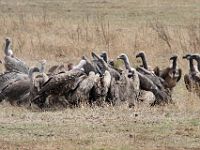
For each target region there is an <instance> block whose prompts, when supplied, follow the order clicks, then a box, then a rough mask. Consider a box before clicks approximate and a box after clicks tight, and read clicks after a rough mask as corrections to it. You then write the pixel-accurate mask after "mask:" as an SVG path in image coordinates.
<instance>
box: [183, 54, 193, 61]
mask: <svg viewBox="0 0 200 150" xmlns="http://www.w3.org/2000/svg"><path fill="white" fill-rule="evenodd" d="M191 56H192V55H191V54H186V55H184V56H183V57H182V58H183V59H187V60H189V58H190V57H191Z"/></svg>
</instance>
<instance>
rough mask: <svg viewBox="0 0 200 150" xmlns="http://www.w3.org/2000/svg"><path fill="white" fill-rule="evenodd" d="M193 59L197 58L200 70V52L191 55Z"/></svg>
mask: <svg viewBox="0 0 200 150" xmlns="http://www.w3.org/2000/svg"><path fill="white" fill-rule="evenodd" d="M191 56H192V58H193V59H195V60H196V61H197V67H198V70H199V71H200V55H199V54H192V55H191Z"/></svg>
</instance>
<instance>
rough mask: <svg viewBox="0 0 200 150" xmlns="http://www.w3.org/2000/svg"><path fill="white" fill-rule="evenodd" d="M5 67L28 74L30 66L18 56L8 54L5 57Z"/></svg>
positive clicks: (8, 69)
mask: <svg viewBox="0 0 200 150" xmlns="http://www.w3.org/2000/svg"><path fill="white" fill-rule="evenodd" d="M4 61H5V64H4V65H5V68H6V70H7V71H18V72H23V73H25V74H28V72H29V67H28V66H27V65H26V64H25V63H24V62H23V61H21V60H19V59H18V58H16V57H11V56H6V57H5V58H4Z"/></svg>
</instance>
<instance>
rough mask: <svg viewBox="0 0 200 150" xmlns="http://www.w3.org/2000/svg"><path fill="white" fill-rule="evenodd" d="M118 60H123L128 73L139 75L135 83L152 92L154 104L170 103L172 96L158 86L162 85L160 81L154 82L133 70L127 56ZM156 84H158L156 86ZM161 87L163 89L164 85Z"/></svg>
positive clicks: (123, 55) (124, 55)
mask: <svg viewBox="0 0 200 150" xmlns="http://www.w3.org/2000/svg"><path fill="white" fill-rule="evenodd" d="M118 59H122V60H123V61H124V64H125V68H126V69H127V70H128V72H132V73H134V74H137V75H138V78H137V80H135V82H137V83H138V84H139V85H140V88H141V89H142V90H145V91H151V92H152V93H153V94H154V95H155V97H156V101H155V103H154V104H160V103H168V102H169V101H171V96H170V95H169V94H170V93H169V92H168V91H167V90H165V89H164V88H160V87H159V86H158V83H159V84H161V83H160V82H159V80H157V79H156V81H153V79H151V78H150V77H149V76H146V75H144V74H142V73H140V72H138V71H137V70H136V69H134V68H132V67H131V66H130V62H129V59H128V56H127V55H126V54H121V55H120V56H118ZM154 82H158V83H157V84H155V83H154ZM160 86H161V87H162V85H160ZM154 104H153V105H154Z"/></svg>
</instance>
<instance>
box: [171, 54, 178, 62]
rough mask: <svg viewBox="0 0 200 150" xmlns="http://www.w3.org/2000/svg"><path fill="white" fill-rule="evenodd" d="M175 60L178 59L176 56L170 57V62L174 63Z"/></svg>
mask: <svg viewBox="0 0 200 150" xmlns="http://www.w3.org/2000/svg"><path fill="white" fill-rule="evenodd" d="M177 58H178V56H177V55H173V56H172V57H170V60H173V61H176V60H177Z"/></svg>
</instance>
